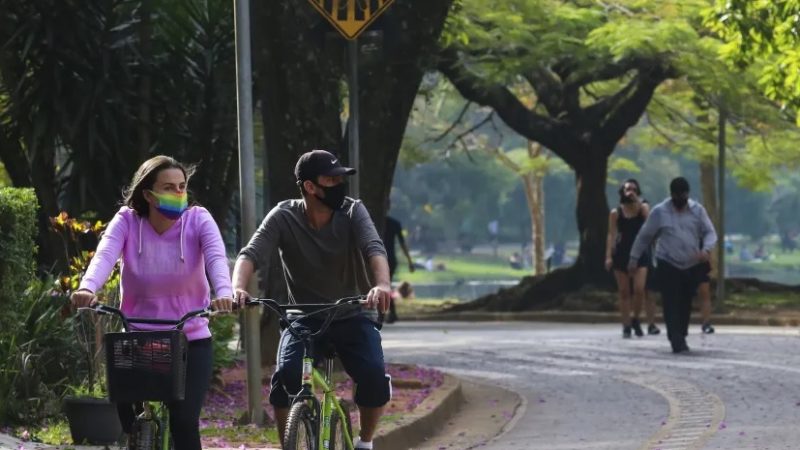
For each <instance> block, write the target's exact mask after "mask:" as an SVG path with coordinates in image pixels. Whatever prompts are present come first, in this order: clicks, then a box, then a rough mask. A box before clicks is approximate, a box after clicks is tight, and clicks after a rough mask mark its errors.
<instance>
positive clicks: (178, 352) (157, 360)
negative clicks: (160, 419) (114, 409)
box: [105, 330, 187, 402]
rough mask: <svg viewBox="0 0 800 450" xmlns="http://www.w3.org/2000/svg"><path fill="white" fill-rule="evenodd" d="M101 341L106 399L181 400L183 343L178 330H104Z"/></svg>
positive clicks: (183, 363)
mask: <svg viewBox="0 0 800 450" xmlns="http://www.w3.org/2000/svg"><path fill="white" fill-rule="evenodd" d="M105 344H106V371H107V376H108V397H109V400H111V401H112V402H143V401H163V402H169V401H173V400H183V398H184V391H185V388H186V348H187V344H186V336H184V334H183V333H182V332H181V331H178V330H169V331H132V332H129V333H106V335H105Z"/></svg>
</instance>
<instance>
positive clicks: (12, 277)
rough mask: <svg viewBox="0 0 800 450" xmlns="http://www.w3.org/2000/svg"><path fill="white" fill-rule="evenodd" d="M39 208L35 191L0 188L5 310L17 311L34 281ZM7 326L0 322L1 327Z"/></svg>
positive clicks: (1, 301)
mask: <svg viewBox="0 0 800 450" xmlns="http://www.w3.org/2000/svg"><path fill="white" fill-rule="evenodd" d="M37 205H38V204H37V202H36V195H35V194H34V192H33V189H16V188H0V286H2V290H0V307H2V308H3V309H5V310H7V309H13V308H14V307H15V305H16V304H17V300H18V299H19V297H20V296H21V295H22V293H23V291H24V290H25V288H26V287H27V286H28V283H30V281H31V278H32V277H33V269H34V258H35V256H36V244H35V243H34V237H35V236H36V209H37V207H38V206H37ZM3 316H5V315H3ZM6 322H7V321H6V320H5V319H3V318H0V325H3V326H5V325H4V324H5V323H6Z"/></svg>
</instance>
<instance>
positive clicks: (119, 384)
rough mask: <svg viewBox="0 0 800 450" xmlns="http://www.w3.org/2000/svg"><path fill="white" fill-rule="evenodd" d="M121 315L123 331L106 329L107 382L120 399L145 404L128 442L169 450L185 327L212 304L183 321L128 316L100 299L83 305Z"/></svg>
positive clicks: (140, 449)
mask: <svg viewBox="0 0 800 450" xmlns="http://www.w3.org/2000/svg"><path fill="white" fill-rule="evenodd" d="M79 309H81V310H84V309H89V310H91V311H93V312H94V313H96V314H109V315H115V316H117V317H119V318H120V320H121V322H122V327H123V330H124V332H116V333H106V334H105V336H104V341H105V352H106V382H107V384H108V397H109V400H110V401H111V402H115V403H133V404H137V405H142V408H141V413H139V414H137V416H136V418H135V420H134V423H133V428H132V433H131V436H130V438H129V440H128V449H129V450H169V449H170V447H171V445H172V438H171V434H170V429H169V408H167V403H169V402H171V401H176V400H183V399H184V394H185V388H186V356H187V348H188V344H187V341H186V336H185V335H184V334H183V332H182V330H183V326H184V324H185V323H186V322H187V321H189V320H190V319H193V318H196V317H208V316H210V315H212V314H214V311H212V310H211V309H209V308H205V309H200V310H196V311H191V312H189V313H186V314H185V315H184V316H183V317H181V318H180V319H178V320H167V319H146V318H141V317H127V316H126V315H125V314H124V313H123V312H122V311H120V310H119V309H117V308H114V307H111V306H107V305H103V304H100V303H97V304H95V305H94V306H90V307H85V308H79ZM132 324H143V325H145V324H146V325H169V326H172V328H171V329H168V330H159V331H138V330H135V327H134V326H132Z"/></svg>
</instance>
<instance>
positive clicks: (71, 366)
mask: <svg viewBox="0 0 800 450" xmlns="http://www.w3.org/2000/svg"><path fill="white" fill-rule="evenodd" d="M52 285H53V280H52V279H45V280H43V281H39V280H34V281H33V282H32V283H31V285H30V287H29V288H28V289H27V290H26V291H25V292H24V293H23V294H22V295H21V296H20V297H19V298H18V299H17V303H16V305H15V307H14V308H12V309H8V310H6V311H4V312H3V314H4V315H6V316H7V317H9V318H10V320H9V321H7V322H6V326H5V328H3V329H2V330H0V398H2V399H4V400H3V401H2V402H0V423H2V424H14V423H35V422H38V421H39V420H41V419H43V418H45V417H50V416H53V415H55V414H58V412H59V410H60V400H61V398H62V397H63V395H64V393H65V391H66V389H67V386H69V385H70V384H73V383H75V382H77V381H78V380H80V378H81V376H82V375H81V374H82V373H85V372H86V370H85V369H84V368H82V367H81V363H82V359H81V356H80V349H79V348H78V346H77V345H75V330H74V322H73V321H72V320H69V318H68V317H67V314H65V311H68V310H67V309H66V308H67V299H66V298H65V297H61V296H53V291H52Z"/></svg>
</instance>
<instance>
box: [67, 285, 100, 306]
mask: <svg viewBox="0 0 800 450" xmlns="http://www.w3.org/2000/svg"><path fill="white" fill-rule="evenodd" d="M69 300H70V302H72V306H75V307H76V308H84V307H87V306H93V305H94V304H96V303H97V296H96V295H94V292H92V291H90V290H88V289H78V290H77V291H75V292H73V293H72V295H70V296H69Z"/></svg>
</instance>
